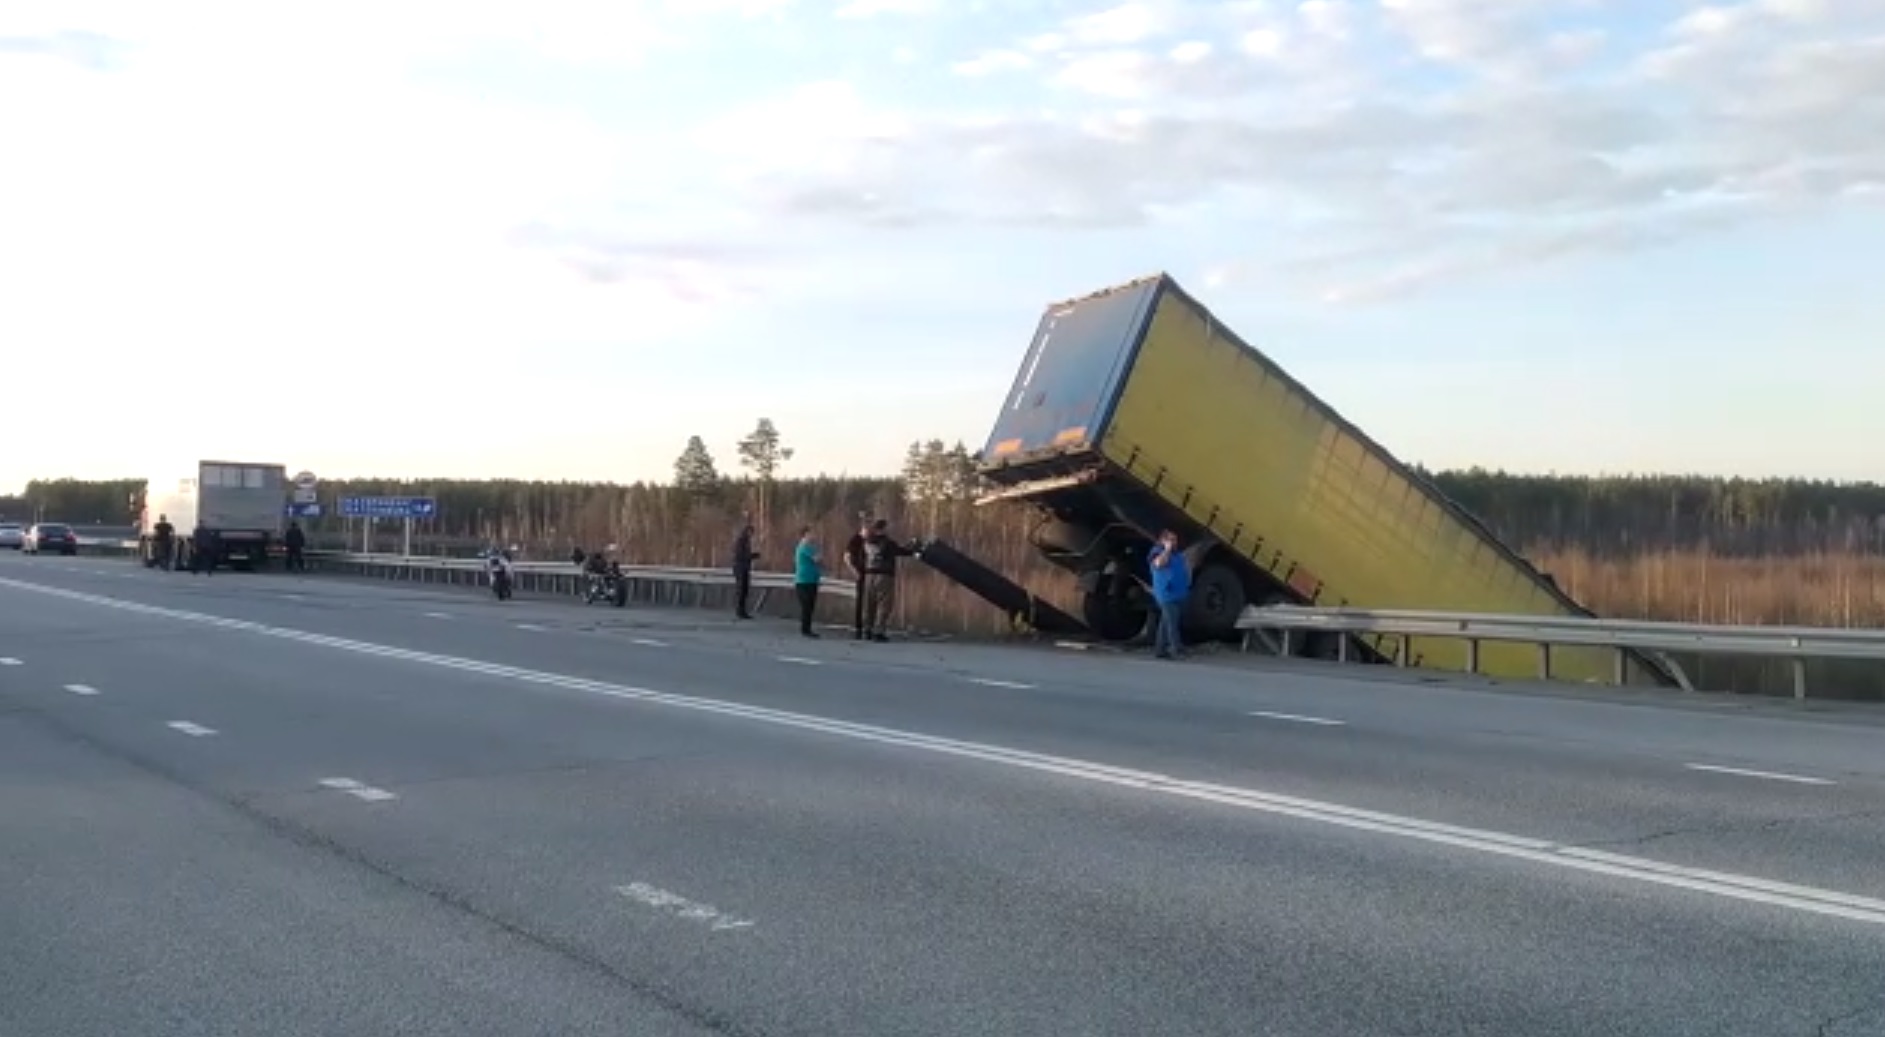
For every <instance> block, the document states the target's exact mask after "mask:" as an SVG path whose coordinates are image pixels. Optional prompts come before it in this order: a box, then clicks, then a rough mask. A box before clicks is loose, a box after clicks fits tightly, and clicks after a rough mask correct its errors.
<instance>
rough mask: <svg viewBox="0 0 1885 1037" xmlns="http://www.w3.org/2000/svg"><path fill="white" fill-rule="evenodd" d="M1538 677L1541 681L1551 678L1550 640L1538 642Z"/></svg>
mask: <svg viewBox="0 0 1885 1037" xmlns="http://www.w3.org/2000/svg"><path fill="white" fill-rule="evenodd" d="M1538 679H1539V680H1541V681H1548V680H1550V679H1551V642H1549V641H1540V642H1539V643H1538Z"/></svg>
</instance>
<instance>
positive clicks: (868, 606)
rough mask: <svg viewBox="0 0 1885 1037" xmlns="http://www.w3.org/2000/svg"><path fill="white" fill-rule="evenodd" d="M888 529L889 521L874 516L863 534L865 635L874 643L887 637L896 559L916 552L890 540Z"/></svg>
mask: <svg viewBox="0 0 1885 1037" xmlns="http://www.w3.org/2000/svg"><path fill="white" fill-rule="evenodd" d="M889 530H890V520H889V519H878V520H877V521H875V522H873V523H871V527H870V533H869V534H868V535H867V536H865V537H864V596H865V599H866V602H865V607H864V618H865V620H866V624H865V630H866V633H865V637H866V638H868V639H869V640H872V641H878V642H883V641H888V640H890V635H889V633H888V632H887V628H888V627H889V626H890V612H891V610H892V609H894V608H895V607H896V604H897V559H899V558H908V557H910V556H911V555H914V554H915V553H916V552H914V551H912V550H910V549H909V548H908V547H905V546H904V545H902V544H899V543H897V542H896V541H894V540H892V539H890V532H889Z"/></svg>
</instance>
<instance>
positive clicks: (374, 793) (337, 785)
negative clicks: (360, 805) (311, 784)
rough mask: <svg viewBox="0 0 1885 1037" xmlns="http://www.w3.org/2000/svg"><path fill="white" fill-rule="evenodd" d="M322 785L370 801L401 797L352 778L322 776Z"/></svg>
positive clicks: (383, 800) (377, 801)
mask: <svg viewBox="0 0 1885 1037" xmlns="http://www.w3.org/2000/svg"><path fill="white" fill-rule="evenodd" d="M320 786H321V787H322V788H326V789H333V790H334V791H335V792H345V793H346V794H348V795H349V796H352V797H354V798H355V799H364V800H366V801H367V802H368V803H383V802H385V801H387V800H389V799H398V798H399V797H398V796H396V795H394V794H392V793H391V792H388V791H386V790H385V789H380V788H374V787H373V786H371V785H368V784H365V783H363V782H358V781H355V780H353V779H352V778H322V779H321V780H320Z"/></svg>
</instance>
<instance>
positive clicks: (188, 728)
mask: <svg viewBox="0 0 1885 1037" xmlns="http://www.w3.org/2000/svg"><path fill="white" fill-rule="evenodd" d="M164 726H165V727H168V728H170V729H171V730H172V731H181V732H183V733H184V734H186V735H189V736H190V737H192V738H204V737H207V736H209V735H213V734H215V733H216V729H215V728H213V727H204V726H203V725H202V724H192V723H190V722H189V721H188V720H172V721H171V722H170V723H168V724H165V725H164Z"/></svg>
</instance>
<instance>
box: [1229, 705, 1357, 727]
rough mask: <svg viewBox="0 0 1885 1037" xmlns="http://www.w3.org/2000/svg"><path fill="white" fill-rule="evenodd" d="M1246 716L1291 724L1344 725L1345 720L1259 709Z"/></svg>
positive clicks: (1346, 722)
mask: <svg viewBox="0 0 1885 1037" xmlns="http://www.w3.org/2000/svg"><path fill="white" fill-rule="evenodd" d="M1245 715H1246V716H1253V717H1263V718H1265V719H1267V720H1287V721H1289V722H1290V723H1292V724H1320V725H1322V726H1323V727H1344V726H1346V725H1347V724H1348V721H1346V720H1330V719H1329V718H1328V717H1305V716H1300V715H1298V714H1295V713H1266V712H1264V711H1263V710H1261V709H1256V710H1251V711H1250V712H1249V713H1247V714H1245Z"/></svg>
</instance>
